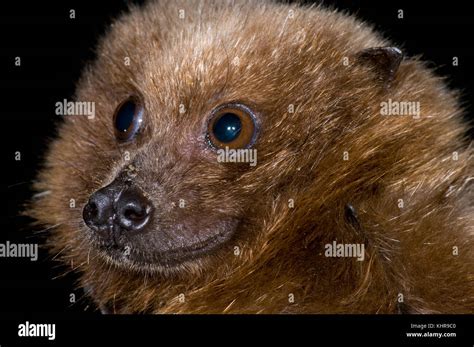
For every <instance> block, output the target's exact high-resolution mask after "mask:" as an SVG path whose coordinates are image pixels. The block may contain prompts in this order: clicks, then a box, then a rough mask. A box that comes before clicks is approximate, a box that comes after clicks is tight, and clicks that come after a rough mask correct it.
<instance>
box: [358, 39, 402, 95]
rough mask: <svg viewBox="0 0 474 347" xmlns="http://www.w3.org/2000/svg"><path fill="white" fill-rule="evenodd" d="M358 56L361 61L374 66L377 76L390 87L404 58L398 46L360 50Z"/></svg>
mask: <svg viewBox="0 0 474 347" xmlns="http://www.w3.org/2000/svg"><path fill="white" fill-rule="evenodd" d="M356 58H357V61H358V62H359V63H361V64H364V65H368V66H372V67H373V69H374V72H375V73H376V74H377V78H378V79H379V80H380V82H381V83H382V84H383V85H384V86H385V87H386V88H388V87H390V84H391V83H392V81H393V79H394V78H395V75H396V73H397V71H398V67H399V66H400V63H401V61H402V60H403V53H402V51H401V50H400V49H398V48H397V47H373V48H368V49H364V50H363V51H360V52H359V53H358V54H357V55H356Z"/></svg>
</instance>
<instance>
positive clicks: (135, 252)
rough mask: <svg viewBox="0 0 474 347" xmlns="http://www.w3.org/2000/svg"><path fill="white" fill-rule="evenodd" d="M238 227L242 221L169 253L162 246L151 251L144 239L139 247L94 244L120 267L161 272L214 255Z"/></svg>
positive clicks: (130, 242) (131, 242)
mask: <svg viewBox="0 0 474 347" xmlns="http://www.w3.org/2000/svg"><path fill="white" fill-rule="evenodd" d="M238 224H239V223H238V221H231V222H225V223H221V225H218V226H217V227H216V228H214V232H212V233H210V234H212V236H209V237H207V238H205V239H203V240H198V241H195V242H193V243H187V244H186V246H178V245H174V246H171V247H169V248H167V249H166V250H159V248H161V247H156V248H157V249H155V250H153V249H151V250H150V249H149V248H150V245H152V242H147V241H146V240H142V242H140V243H139V244H137V242H136V240H128V241H126V240H121V241H120V242H117V240H114V242H103V241H102V242H101V241H99V242H97V241H98V240H95V242H94V244H95V245H96V248H97V250H98V252H99V255H100V256H102V257H103V258H104V259H105V260H106V261H109V262H112V263H113V264H115V265H118V266H119V267H126V268H127V269H130V268H132V269H137V270H147V271H149V270H152V271H160V270H162V269H163V268H166V269H171V268H174V267H177V266H179V265H182V264H184V263H186V262H188V261H191V260H196V259H201V258H204V257H206V256H208V255H210V254H214V253H215V252H217V251H218V250H219V249H221V248H223V247H224V246H225V245H226V244H228V242H229V241H230V240H231V239H232V238H233V236H234V234H235V231H236V229H237V226H238ZM144 244H147V247H143V245H144ZM147 248H148V249H147Z"/></svg>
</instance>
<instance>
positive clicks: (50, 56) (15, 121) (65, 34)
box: [0, 0, 474, 343]
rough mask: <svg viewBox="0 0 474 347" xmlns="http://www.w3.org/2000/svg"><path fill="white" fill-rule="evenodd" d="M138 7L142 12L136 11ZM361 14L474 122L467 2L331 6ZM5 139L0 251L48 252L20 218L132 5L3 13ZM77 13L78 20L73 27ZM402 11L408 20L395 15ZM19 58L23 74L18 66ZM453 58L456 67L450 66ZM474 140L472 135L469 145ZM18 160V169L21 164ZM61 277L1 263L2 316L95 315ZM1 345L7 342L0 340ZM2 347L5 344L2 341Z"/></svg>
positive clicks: (32, 6)
mask: <svg viewBox="0 0 474 347" xmlns="http://www.w3.org/2000/svg"><path fill="white" fill-rule="evenodd" d="M135 3H137V2H135ZM324 3H326V4H330V5H334V6H335V7H336V8H339V9H344V10H347V11H349V12H350V13H354V14H356V15H357V16H358V17H359V18H362V19H364V20H366V21H368V22H369V23H372V24H375V25H376V28H377V29H378V30H380V31H382V32H384V33H385V34H386V36H387V37H389V38H391V39H392V40H393V42H394V43H395V44H397V45H399V47H402V48H403V50H404V52H405V53H406V54H407V55H409V56H412V55H419V54H421V55H422V56H423V58H424V59H425V60H427V61H429V62H430V64H431V66H432V67H436V69H437V71H438V74H439V75H441V76H446V77H447V82H448V83H449V85H450V86H452V87H453V88H456V89H459V90H461V91H462V100H463V103H464V105H465V107H466V110H467V112H466V118H467V119H472V118H473V117H472V105H473V102H472V101H473V100H474V98H473V93H474V85H473V83H474V82H473V80H474V69H473V65H472V62H473V61H474V60H473V58H474V48H473V47H472V37H471V33H472V29H473V23H474V14H473V13H472V12H471V11H470V10H469V9H468V7H467V6H468V5H467V2H466V4H464V2H462V1H449V2H440V3H433V2H432V1H416V2H415V1H411V2H410V1H406V2H405V1H373V2H369V1H363V0H358V1H348V0H346V1H343V0H341V1H325V2H324ZM0 6H1V7H0V120H1V122H0V124H1V129H0V134H1V136H0V139H1V146H0V148H1V157H0V158H1V172H2V180H1V183H2V184H1V189H2V195H1V197H2V199H1V200H2V203H3V204H4V205H3V208H2V209H1V211H0V213H1V217H0V223H1V224H0V242H5V241H6V240H10V241H12V242H42V241H41V237H40V236H35V235H34V234H33V228H31V226H30V223H31V220H29V219H28V218H26V217H22V216H20V212H21V210H22V206H23V204H24V203H25V202H26V201H27V200H28V199H29V198H30V196H31V191H30V185H31V183H32V181H33V180H34V178H35V174H36V172H37V170H38V167H39V164H40V163H41V157H42V155H43V154H44V151H45V149H46V147H47V144H48V141H49V139H50V138H52V137H53V136H54V134H55V128H54V124H55V122H57V121H58V119H57V116H55V115H54V104H55V103H56V102H57V101H61V100H63V99H64V98H66V99H70V98H71V96H72V94H73V92H74V85H75V82H76V81H77V79H78V77H79V76H80V72H81V69H82V67H83V66H84V64H85V63H86V62H88V61H90V60H91V59H93V57H94V51H93V48H94V46H95V43H96V42H97V39H98V37H100V35H101V34H102V33H103V32H104V30H105V28H106V27H107V25H108V23H110V20H111V19H112V18H113V17H115V16H117V14H119V13H120V12H121V11H123V10H125V9H126V8H127V2H124V1H114V2H99V1H89V2H88V1H62V2H58V3H57V4H48V3H45V2H30V3H24V2H18V3H15V4H13V5H12V4H9V5H8V7H7V6H6V5H5V4H3V3H2V4H1V5H0ZM70 9H75V11H76V18H75V19H70V18H69V10H70ZM398 9H403V10H404V17H405V18H404V19H403V20H400V19H398V18H397V10H398ZM16 56H20V57H21V66H20V67H15V65H14V59H15V57H16ZM453 56H457V57H459V66H457V67H454V66H452V64H451V63H452V58H453ZM472 134H473V132H472V130H471V136H472ZM16 151H20V152H21V154H22V160H21V161H15V160H14V153H15V152H16ZM61 274H62V271H61V267H58V264H57V263H54V262H53V261H51V259H50V257H49V256H48V254H47V252H46V251H44V250H42V251H41V252H40V259H39V260H38V261H37V262H31V261H30V260H29V259H25V260H21V259H14V258H11V259H8V258H7V259H5V258H0V313H3V314H7V315H9V316H11V317H23V314H27V313H31V312H43V313H47V312H51V313H54V312H65V311H66V312H89V313H92V314H97V312H96V311H95V310H94V309H93V308H92V306H91V305H89V303H88V302H87V300H86V299H84V300H79V302H78V303H76V304H75V305H71V304H70V303H69V295H70V294H71V293H75V294H76V296H77V297H78V298H80V297H81V296H82V292H81V290H80V289H75V288H74V280H75V278H74V276H71V275H68V276H66V277H60V278H57V279H54V280H53V278H55V277H58V276H60V275H61ZM0 337H1V336H0ZM0 343H1V341H0Z"/></svg>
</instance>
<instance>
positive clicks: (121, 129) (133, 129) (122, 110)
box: [114, 98, 143, 142]
mask: <svg viewBox="0 0 474 347" xmlns="http://www.w3.org/2000/svg"><path fill="white" fill-rule="evenodd" d="M142 118H143V106H142V105H141V103H140V102H138V101H137V100H136V99H135V98H129V99H127V100H125V101H124V102H122V103H121V104H120V105H119V106H118V107H117V110H116V111H115V115H114V128H115V136H116V137H117V139H118V140H119V141H121V142H127V141H130V140H131V139H133V137H134V136H135V135H136V134H137V132H138V130H139V129H140V126H141V124H142Z"/></svg>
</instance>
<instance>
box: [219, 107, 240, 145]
mask: <svg viewBox="0 0 474 347" xmlns="http://www.w3.org/2000/svg"><path fill="white" fill-rule="evenodd" d="M241 129H242V122H241V121H240V118H239V116H237V115H235V114H233V113H225V114H223V115H222V116H221V117H220V118H219V119H218V120H217V121H216V122H215V124H214V127H213V129H212V130H213V132H214V136H215V137H216V138H217V139H218V140H219V141H220V142H224V143H227V142H231V141H234V140H235V139H236V138H237V137H238V136H239V134H240V130H241Z"/></svg>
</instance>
